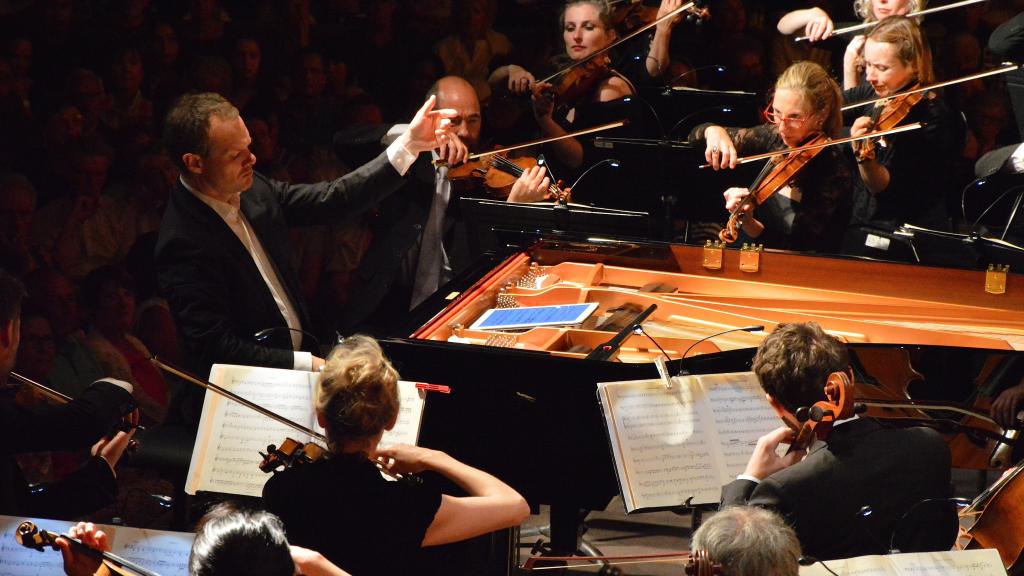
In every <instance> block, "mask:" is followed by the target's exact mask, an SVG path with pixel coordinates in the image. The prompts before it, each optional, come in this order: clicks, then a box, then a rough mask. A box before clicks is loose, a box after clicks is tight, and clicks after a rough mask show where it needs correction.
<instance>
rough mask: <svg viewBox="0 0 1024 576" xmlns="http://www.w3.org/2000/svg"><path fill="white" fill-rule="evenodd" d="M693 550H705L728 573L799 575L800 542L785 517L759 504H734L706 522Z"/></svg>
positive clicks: (734, 575)
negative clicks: (758, 505) (757, 505)
mask: <svg viewBox="0 0 1024 576" xmlns="http://www.w3.org/2000/svg"><path fill="white" fill-rule="evenodd" d="M690 550H705V551H707V553H708V556H709V557H710V559H711V561H712V562H714V563H715V564H719V565H721V566H722V574H724V575H725V576H797V574H798V573H799V571H800V566H799V564H797V559H799V558H800V556H801V554H800V542H799V541H798V540H797V539H796V533H795V532H793V529H792V528H790V527H789V526H788V525H786V522H785V520H783V519H782V518H781V517H779V515H778V514H776V513H775V512H772V511H771V510H765V509H763V508H758V507H756V506H731V507H729V508H726V509H724V510H722V511H720V512H718V513H717V514H715V515H714V516H712V517H711V518H710V519H708V520H706V521H704V523H703V524H701V525H700V528H698V529H697V531H696V532H694V533H693V538H692V539H691V540H690Z"/></svg>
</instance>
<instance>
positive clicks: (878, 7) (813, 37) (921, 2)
mask: <svg viewBox="0 0 1024 576" xmlns="http://www.w3.org/2000/svg"><path fill="white" fill-rule="evenodd" d="M926 3H927V0H854V2H853V10H854V12H856V13H857V15H858V16H860V17H861V19H862V20H863V22H864V23H865V24H869V23H871V22H878V21H880V20H883V19H885V18H888V17H889V16H905V15H907V14H910V13H912V12H918V11H920V10H923V9H924V7H925V4H926ZM777 28H778V30H779V32H781V33H782V34H786V35H789V34H795V33H797V32H800V31H803V33H804V35H805V36H806V37H807V39H808V40H810V41H811V42H817V41H819V40H825V39H827V38H829V37H831V36H832V31H833V30H834V29H835V24H834V23H833V22H832V18H830V17H829V15H828V13H827V12H825V11H824V10H822V9H821V8H819V7H817V6H815V7H812V8H806V9H803V10H794V11H792V12H789V13H787V14H786V15H784V16H783V17H782V18H781V19H780V20H779V23H778V25H777ZM864 40H865V36H864V35H863V34H858V35H857V36H854V37H853V38H852V39H851V40H850V43H849V44H848V45H847V46H846V51H845V52H844V53H843V88H853V87H855V86H858V85H860V84H861V83H862V82H861V80H862V78H861V73H862V69H861V66H862V63H861V61H860V52H861V50H862V49H863V47H864Z"/></svg>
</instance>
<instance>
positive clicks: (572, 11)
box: [490, 0, 636, 170]
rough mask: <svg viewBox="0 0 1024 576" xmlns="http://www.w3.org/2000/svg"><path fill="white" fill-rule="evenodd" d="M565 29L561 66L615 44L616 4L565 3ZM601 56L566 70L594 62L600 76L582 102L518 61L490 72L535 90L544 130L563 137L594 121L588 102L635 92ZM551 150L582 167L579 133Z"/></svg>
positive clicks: (519, 89)
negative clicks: (561, 111) (554, 91)
mask: <svg viewBox="0 0 1024 576" xmlns="http://www.w3.org/2000/svg"><path fill="white" fill-rule="evenodd" d="M559 23H560V28H561V30H562V41H563V42H564V43H565V55H564V56H563V57H562V58H560V60H561V61H560V62H558V64H562V65H561V66H559V68H560V69H561V68H565V67H566V65H568V64H571V63H573V62H579V61H580V60H583V59H585V58H587V57H588V56H590V55H591V54H593V53H595V52H597V51H599V50H601V49H603V48H606V47H608V46H609V45H611V44H612V43H613V42H614V41H615V39H616V37H617V34H616V32H615V29H614V28H613V27H612V23H611V8H610V7H609V4H608V2H607V1H606V0H572V1H570V2H567V3H566V4H565V7H564V9H563V10H562V15H561V17H560V20H559ZM601 58H602V57H598V58H595V60H594V61H592V62H591V63H590V64H587V65H583V66H581V67H580V68H576V69H573V70H571V71H570V72H567V74H572V73H573V72H580V71H581V70H582V69H583V67H589V68H590V69H591V70H592V72H591V73H592V74H594V75H596V76H597V78H598V81H597V82H596V83H595V85H594V87H593V88H592V89H591V90H590V91H589V92H588V93H587V94H584V95H583V96H582V97H581V98H579V100H578V101H579V103H580V105H577V106H575V107H573V104H572V103H567V102H565V99H564V98H562V99H561V100H560V99H559V98H560V97H559V96H557V95H554V94H552V93H551V89H552V85H551V84H549V83H545V82H535V81H534V77H533V75H532V74H530V73H529V72H527V71H526V70H524V69H522V68H521V67H519V66H516V65H510V66H506V67H503V68H499V69H498V70H496V71H495V72H494V73H493V74H492V75H491V79H490V81H491V84H492V85H494V84H499V85H500V84H502V83H504V82H506V81H507V83H508V88H509V89H510V90H511V91H512V92H515V93H527V92H530V91H532V95H533V115H534V118H535V119H536V121H537V124H538V126H539V127H540V131H541V133H542V134H543V135H544V136H545V137H547V136H561V135H563V134H566V133H567V132H568V131H569V129H576V128H580V127H585V126H587V125H589V124H590V123H591V122H589V121H586V120H584V118H583V117H582V116H583V115H585V114H589V113H593V109H592V108H591V107H589V106H586V107H585V108H586V111H585V110H584V106H583V105H584V104H589V103H603V102H611V101H614V100H620V99H622V98H625V97H627V96H631V95H633V94H634V93H635V92H636V90H635V89H634V87H633V86H632V84H631V83H630V82H629V80H627V79H626V78H625V77H624V76H621V75H619V74H618V73H617V72H616V71H614V70H612V69H611V68H610V67H608V66H607V65H605V64H599V63H598V61H599V60H601ZM566 104H568V105H569V107H570V109H569V110H568V111H567V112H566V113H565V116H564V117H560V116H561V114H559V113H556V110H555V108H556V106H558V107H563V106H564V105H566ZM549 146H550V147H551V150H552V151H553V153H554V154H555V156H556V157H557V158H558V160H559V161H560V163H561V164H563V165H565V166H566V167H568V168H570V169H573V170H575V169H578V168H579V167H580V166H582V165H583V145H582V144H581V143H580V142H579V140H577V139H575V138H567V139H565V140H559V141H557V142H553V143H551V144H549Z"/></svg>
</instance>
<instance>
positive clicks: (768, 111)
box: [764, 104, 807, 127]
mask: <svg viewBox="0 0 1024 576" xmlns="http://www.w3.org/2000/svg"><path fill="white" fill-rule="evenodd" d="M764 118H765V120H767V121H769V122H771V123H772V124H782V123H783V122H786V123H788V124H791V125H793V126H797V127H799V126H802V125H803V123H804V122H806V121H807V119H806V118H793V117H791V116H782V115H780V114H779V113H778V112H776V111H775V108H773V107H772V105H771V104H769V105H768V107H767V108H765V109H764Z"/></svg>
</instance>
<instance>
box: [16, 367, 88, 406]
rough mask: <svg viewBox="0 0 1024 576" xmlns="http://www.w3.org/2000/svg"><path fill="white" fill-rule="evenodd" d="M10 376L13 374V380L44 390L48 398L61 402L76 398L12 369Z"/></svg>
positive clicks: (44, 394)
mask: <svg viewBox="0 0 1024 576" xmlns="http://www.w3.org/2000/svg"><path fill="white" fill-rule="evenodd" d="M10 376H11V380H14V381H16V382H20V383H21V384H24V385H26V386H31V387H33V388H35V389H36V390H38V391H40V392H42V393H43V396H46V397H47V398H49V399H51V400H54V401H56V402H60V403H61V404H67V403H68V402H71V401H72V400H74V398H72V397H71V396H68V395H67V394H65V393H63V392H59V391H57V390H54V389H53V388H50V387H49V386H46V385H43V384H40V383H39V382H36V381H35V380H33V379H31V378H28V377H26V376H22V375H21V374H18V373H17V372H13V371H12V372H11V373H10Z"/></svg>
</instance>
